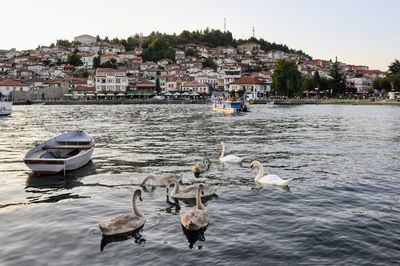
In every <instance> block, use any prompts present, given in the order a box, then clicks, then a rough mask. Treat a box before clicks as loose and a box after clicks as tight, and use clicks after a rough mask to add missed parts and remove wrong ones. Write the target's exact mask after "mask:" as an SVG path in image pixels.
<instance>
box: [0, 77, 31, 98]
mask: <svg viewBox="0 0 400 266" xmlns="http://www.w3.org/2000/svg"><path fill="white" fill-rule="evenodd" d="M16 91H30V88H29V85H27V84H24V83H21V82H19V81H16V80H12V79H6V80H3V81H0V93H1V94H2V95H4V96H9V95H10V93H11V92H16Z"/></svg>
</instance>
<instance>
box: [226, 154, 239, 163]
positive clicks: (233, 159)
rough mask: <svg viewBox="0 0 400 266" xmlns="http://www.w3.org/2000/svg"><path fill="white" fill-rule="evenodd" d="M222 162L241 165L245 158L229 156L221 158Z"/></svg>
mask: <svg viewBox="0 0 400 266" xmlns="http://www.w3.org/2000/svg"><path fill="white" fill-rule="evenodd" d="M221 161H223V162H227V163H240V162H242V161H243V158H240V157H239V156H236V155H227V156H225V157H223V158H221Z"/></svg>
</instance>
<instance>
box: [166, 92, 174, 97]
mask: <svg viewBox="0 0 400 266" xmlns="http://www.w3.org/2000/svg"><path fill="white" fill-rule="evenodd" d="M164 96H172V93H170V92H167V93H164Z"/></svg>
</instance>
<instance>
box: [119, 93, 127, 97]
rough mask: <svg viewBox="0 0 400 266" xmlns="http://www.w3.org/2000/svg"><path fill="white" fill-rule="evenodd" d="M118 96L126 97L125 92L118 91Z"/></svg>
mask: <svg viewBox="0 0 400 266" xmlns="http://www.w3.org/2000/svg"><path fill="white" fill-rule="evenodd" d="M117 96H118V97H125V93H118V94H117Z"/></svg>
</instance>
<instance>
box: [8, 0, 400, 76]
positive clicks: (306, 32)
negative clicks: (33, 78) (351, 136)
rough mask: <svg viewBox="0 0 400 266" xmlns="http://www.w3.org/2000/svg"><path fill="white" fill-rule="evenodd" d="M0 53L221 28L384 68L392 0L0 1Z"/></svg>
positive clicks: (393, 44) (396, 7) (390, 46)
mask: <svg viewBox="0 0 400 266" xmlns="http://www.w3.org/2000/svg"><path fill="white" fill-rule="evenodd" d="M0 7H1V11H2V12H1V16H0V17H1V21H2V25H1V27H0V35H1V36H0V49H10V48H17V49H18V50H20V49H30V48H36V47H37V46H38V45H49V44H51V43H52V42H55V40H57V39H69V40H72V39H73V37H74V36H77V35H80V34H91V35H93V36H96V35H100V36H101V37H105V36H109V37H110V38H113V37H119V38H127V37H128V36H130V35H133V34H135V33H143V34H144V35H147V34H149V33H150V32H151V31H153V30H154V31H160V32H166V33H173V32H176V33H180V32H181V31H182V30H184V29H187V30H196V29H204V28H206V27H210V28H214V29H221V30H223V27H224V17H225V18H226V20H227V29H228V30H229V31H231V32H232V33H233V36H234V37H235V38H248V37H251V35H252V27H253V26H254V27H255V34H256V37H257V38H264V39H266V40H268V41H271V42H277V43H283V44H287V45H288V46H289V47H290V48H294V49H301V50H303V51H305V52H306V53H308V54H310V55H311V56H313V57H314V58H321V59H334V58H335V56H338V59H339V61H342V62H346V63H350V64H359V65H367V66H369V67H370V68H372V69H376V68H377V69H381V70H387V66H388V65H389V64H390V63H391V62H392V61H393V60H394V58H398V59H400V30H399V25H400V15H399V12H400V1H398V0H322V1H321V0H279V1H278V0H274V1H272V0H229V1H228V0H202V1H190V0H146V1H143V0H141V1H133V0H131V1H129V0H113V1H110V0H108V1H106V0H93V1H89V0H35V1H33V0H0Z"/></svg>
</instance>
